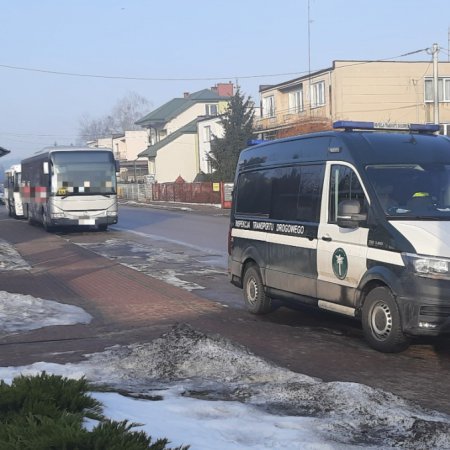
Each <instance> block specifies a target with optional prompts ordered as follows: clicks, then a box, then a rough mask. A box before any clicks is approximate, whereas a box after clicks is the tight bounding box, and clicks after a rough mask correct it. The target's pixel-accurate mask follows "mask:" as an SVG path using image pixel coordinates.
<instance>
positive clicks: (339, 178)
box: [328, 165, 367, 223]
mask: <svg viewBox="0 0 450 450" xmlns="http://www.w3.org/2000/svg"><path fill="white" fill-rule="evenodd" d="M343 200H358V201H359V203H360V205H361V213H366V212H367V201H366V198H365V195H364V191H363V189H362V186H361V183H360V182H359V179H358V176H357V175H356V173H355V172H354V171H353V170H352V169H351V168H350V167H347V166H340V165H334V166H332V167H331V178H330V205H329V216H328V222H329V223H336V222H337V214H338V205H339V203H340V202H342V201H343Z"/></svg>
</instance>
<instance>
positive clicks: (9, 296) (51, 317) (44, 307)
mask: <svg viewBox="0 0 450 450" xmlns="http://www.w3.org/2000/svg"><path fill="white" fill-rule="evenodd" d="M29 269H30V266H29V265H28V263H27V262H26V261H24V260H23V259H22V257H21V256H20V255H19V253H18V252H17V251H16V250H15V249H14V247H13V246H11V245H10V244H8V243H7V242H5V241H4V240H1V239H0V271H6V270H29ZM91 320H92V316H91V315H90V314H88V313H87V312H85V311H84V310H83V309H81V308H79V307H78V306H73V305H64V304H62V303H58V302H55V301H52V300H44V299H41V298H35V297H33V296H31V295H22V294H13V293H10V292H5V291H0V336H1V335H4V334H10V333H15V332H20V331H26V330H35V329H38V328H42V327H48V326H51V325H72V324H76V323H89V322H90V321H91Z"/></svg>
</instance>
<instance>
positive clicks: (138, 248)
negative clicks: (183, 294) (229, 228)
mask: <svg viewBox="0 0 450 450" xmlns="http://www.w3.org/2000/svg"><path fill="white" fill-rule="evenodd" d="M77 245H80V246H82V247H85V248H88V249H89V250H91V251H93V252H95V253H97V254H99V255H101V256H104V257H106V258H109V259H113V260H116V261H118V262H119V263H120V264H123V265H125V266H127V267H130V268H131V269H134V270H138V271H139V272H142V273H145V274H146V275H149V276H151V277H154V278H157V279H159V280H162V281H164V282H165V283H168V284H171V285H173V286H177V287H179V288H182V289H185V290H187V291H194V290H199V289H205V288H204V286H201V285H199V284H198V283H195V282H193V281H188V280H186V279H185V278H186V275H187V276H189V275H196V276H198V275H202V276H208V275H214V274H222V273H225V271H224V270H219V269H215V268H211V267H210V266H209V264H208V267H205V261H203V262H202V263H201V262H199V261H197V260H196V259H195V258H192V257H191V256H189V255H188V254H187V253H184V252H181V251H178V252H170V251H167V250H165V249H163V248H161V247H158V246H155V245H144V244H137V243H135V242H131V241H124V240H121V239H108V240H106V241H105V242H99V243H83V244H77ZM209 256H210V258H212V259H211V261H212V262H214V259H213V256H214V255H209ZM216 257H217V258H219V257H218V256H216ZM202 258H204V255H202ZM161 261H163V262H164V264H161ZM188 263H189V264H188ZM180 267H182V270H180Z"/></svg>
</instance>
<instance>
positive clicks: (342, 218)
mask: <svg viewBox="0 0 450 450" xmlns="http://www.w3.org/2000/svg"><path fill="white" fill-rule="evenodd" d="M366 220H367V214H364V213H361V204H360V203H359V201H358V200H343V201H342V202H340V203H339V206H338V216H337V224H338V225H339V226H340V227H342V228H358V227H359V225H360V223H361V222H365V221H366Z"/></svg>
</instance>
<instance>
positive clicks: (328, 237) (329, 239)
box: [322, 234, 332, 242]
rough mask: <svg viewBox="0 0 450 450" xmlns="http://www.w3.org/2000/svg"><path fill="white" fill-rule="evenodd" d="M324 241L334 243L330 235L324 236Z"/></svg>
mask: <svg viewBox="0 0 450 450" xmlns="http://www.w3.org/2000/svg"><path fill="white" fill-rule="evenodd" d="M322 241H326V242H331V241H332V239H331V236H329V235H328V234H327V235H325V236H322Z"/></svg>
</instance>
